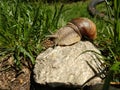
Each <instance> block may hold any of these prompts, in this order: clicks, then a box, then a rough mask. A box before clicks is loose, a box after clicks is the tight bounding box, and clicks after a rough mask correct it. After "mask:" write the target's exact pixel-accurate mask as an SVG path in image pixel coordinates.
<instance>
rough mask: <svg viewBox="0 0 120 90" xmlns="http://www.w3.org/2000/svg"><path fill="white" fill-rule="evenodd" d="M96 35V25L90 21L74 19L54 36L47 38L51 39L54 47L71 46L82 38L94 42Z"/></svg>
mask: <svg viewBox="0 0 120 90" xmlns="http://www.w3.org/2000/svg"><path fill="white" fill-rule="evenodd" d="M96 35H97V31H96V25H95V24H94V23H93V22H92V21H91V20H89V19H87V18H75V19H72V20H71V21H70V22H68V23H67V24H66V25H65V26H64V27H62V28H60V29H59V30H58V31H57V32H56V33H55V34H53V35H49V36H48V37H50V38H53V41H54V42H55V44H56V45H72V44H74V43H76V42H79V41H80V40H81V39H82V38H83V36H85V37H87V38H89V39H91V40H94V39H95V38H96Z"/></svg>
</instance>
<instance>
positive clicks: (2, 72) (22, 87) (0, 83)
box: [0, 57, 31, 90]
mask: <svg viewBox="0 0 120 90" xmlns="http://www.w3.org/2000/svg"><path fill="white" fill-rule="evenodd" d="M30 74H31V72H30V70H29V69H28V68H27V67H26V66H22V69H21V70H20V71H18V70H16V69H15V67H14V66H13V62H12V59H11V57H7V58H4V59H3V60H0V90H30Z"/></svg>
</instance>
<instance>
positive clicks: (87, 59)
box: [34, 41, 104, 87]
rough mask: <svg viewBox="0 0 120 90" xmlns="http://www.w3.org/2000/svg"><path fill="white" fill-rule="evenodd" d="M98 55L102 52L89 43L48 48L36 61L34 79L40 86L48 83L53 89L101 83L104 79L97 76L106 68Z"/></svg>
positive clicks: (82, 42) (81, 42)
mask: <svg viewBox="0 0 120 90" xmlns="http://www.w3.org/2000/svg"><path fill="white" fill-rule="evenodd" d="M93 51H94V52H93ZM96 53H98V54H100V51H99V50H98V49H96V47H95V46H94V45H93V44H92V43H90V42H89V41H80V42H78V43H76V44H74V45H71V46H56V47H55V48H54V49H53V48H48V49H47V50H46V51H44V52H42V53H40V55H38V57H37V59H36V64H35V67H34V74H35V75H34V79H35V81H36V82H37V83H39V84H46V83H47V84H49V85H51V86H53V87H56V86H59V85H74V86H82V85H83V84H85V82H87V83H86V84H87V85H94V84H96V83H101V81H102V79H101V78H100V77H99V76H97V74H98V73H100V72H102V71H103V69H104V67H103V61H102V60H101V56H100V55H98V54H96ZM95 75H96V77H94V76H95ZM92 77H94V78H92ZM90 78H92V79H90Z"/></svg>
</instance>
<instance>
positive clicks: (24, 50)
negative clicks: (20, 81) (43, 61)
mask: <svg viewBox="0 0 120 90" xmlns="http://www.w3.org/2000/svg"><path fill="white" fill-rule="evenodd" d="M62 10H63V5H61V6H60V5H59V6H57V5H55V6H54V7H53V9H52V8H48V7H46V6H45V4H42V2H39V3H29V2H27V3H26V2H21V1H20V0H11V1H4V0H1V1H0V56H5V55H8V54H9V55H11V57H12V56H13V57H14V64H15V66H16V68H17V69H18V70H19V69H21V66H22V61H23V60H25V61H29V62H31V63H32V64H34V63H35V58H36V56H37V55H38V54H39V53H40V51H41V50H42V46H41V41H42V40H43V39H44V38H45V36H46V35H47V34H50V32H49V30H55V29H56V28H57V27H58V22H59V19H60V17H61V13H62Z"/></svg>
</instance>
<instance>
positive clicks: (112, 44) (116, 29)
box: [103, 0, 120, 90]
mask: <svg viewBox="0 0 120 90" xmlns="http://www.w3.org/2000/svg"><path fill="white" fill-rule="evenodd" d="M111 3H112V5H113V7H111V6H110V4H111ZM106 5H107V8H108V11H107V13H108V19H109V20H108V21H109V22H111V23H110V25H109V26H107V27H106V29H107V31H108V37H109V39H108V41H106V50H107V52H106V53H107V56H106V60H107V62H108V64H107V65H108V67H109V70H108V75H107V77H106V80H105V84H104V86H103V90H108V89H109V85H110V82H113V81H114V82H120V1H119V0H114V1H111V2H108V1H107V0H106Z"/></svg>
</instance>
